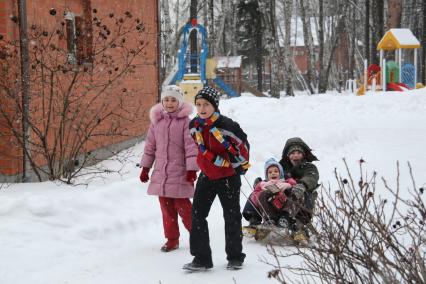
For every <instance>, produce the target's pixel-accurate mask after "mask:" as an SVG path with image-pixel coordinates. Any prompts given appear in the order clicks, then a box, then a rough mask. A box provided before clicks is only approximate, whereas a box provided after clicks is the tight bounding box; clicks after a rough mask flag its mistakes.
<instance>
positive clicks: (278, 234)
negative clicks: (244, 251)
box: [242, 224, 314, 247]
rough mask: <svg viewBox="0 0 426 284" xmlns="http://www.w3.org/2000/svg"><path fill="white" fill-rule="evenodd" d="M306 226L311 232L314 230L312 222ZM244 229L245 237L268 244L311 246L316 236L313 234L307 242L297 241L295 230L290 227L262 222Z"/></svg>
mask: <svg viewBox="0 0 426 284" xmlns="http://www.w3.org/2000/svg"><path fill="white" fill-rule="evenodd" d="M306 227H307V230H309V231H310V232H311V233H312V232H313V227H312V224H308V225H307V226H306ZM242 231H243V236H244V237H245V238H248V239H254V240H255V241H257V242H261V243H263V244H268V245H279V246H298V247H309V246H311V245H312V244H313V243H314V236H311V237H310V238H309V239H308V241H307V242H298V241H295V240H294V239H293V232H292V231H291V230H290V229H289V228H288V227H280V226H276V225H268V224H260V225H254V226H253V225H252V226H244V227H243V228H242Z"/></svg>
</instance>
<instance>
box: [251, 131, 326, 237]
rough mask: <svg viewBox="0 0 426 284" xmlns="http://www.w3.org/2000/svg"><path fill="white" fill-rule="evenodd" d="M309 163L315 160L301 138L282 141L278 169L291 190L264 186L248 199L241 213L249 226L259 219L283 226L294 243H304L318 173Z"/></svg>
mask: <svg viewBox="0 0 426 284" xmlns="http://www.w3.org/2000/svg"><path fill="white" fill-rule="evenodd" d="M313 161H318V159H317V157H316V156H315V155H314V154H312V149H311V148H309V146H308V145H307V144H306V143H305V142H304V141H303V140H302V139H301V138H299V137H293V138H290V139H288V140H287V141H286V143H285V146H284V149H283V153H282V158H281V160H280V162H279V165H280V166H281V167H278V168H279V169H280V170H281V172H282V173H283V178H287V180H285V181H286V183H288V184H291V187H289V186H288V185H282V186H281V188H279V187H278V186H276V187H278V189H277V188H275V189H272V190H271V189H270V188H269V189H268V188H266V187H265V189H266V190H261V191H260V195H259V196H258V197H257V199H256V197H251V198H250V201H249V202H247V203H248V204H246V206H245V208H244V211H243V216H244V218H246V219H247V220H249V222H250V225H252V226H255V225H258V224H260V223H261V222H262V219H263V220H265V221H266V222H267V223H269V224H274V225H277V226H280V227H287V228H288V229H290V230H291V231H292V237H293V239H294V241H296V242H298V243H307V241H308V237H309V236H308V234H307V228H306V227H307V225H308V224H309V223H310V222H311V219H312V215H313V210H314V208H315V200H316V197H317V191H316V189H317V188H318V186H319V185H318V180H319V173H318V169H317V167H316V166H315V165H314V164H313V163H312V162H313ZM266 168H267V167H266V165H265V169H266ZM266 173H267V172H266ZM290 178H291V179H290ZM289 181H291V183H290V182H289ZM294 183H295V184H294ZM255 191H256V190H255ZM252 199H253V201H254V202H252ZM253 205H254V206H253Z"/></svg>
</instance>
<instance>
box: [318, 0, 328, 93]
mask: <svg viewBox="0 0 426 284" xmlns="http://www.w3.org/2000/svg"><path fill="white" fill-rule="evenodd" d="M318 5H319V15H318V21H319V23H318V45H319V58H318V60H319V83H318V92H319V93H320V94H321V93H325V92H326V90H327V81H326V80H327V79H326V78H325V72H324V71H325V70H324V0H319V2H318Z"/></svg>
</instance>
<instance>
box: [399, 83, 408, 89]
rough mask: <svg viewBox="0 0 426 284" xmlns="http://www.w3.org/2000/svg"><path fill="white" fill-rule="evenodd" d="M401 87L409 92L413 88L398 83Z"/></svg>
mask: <svg viewBox="0 0 426 284" xmlns="http://www.w3.org/2000/svg"><path fill="white" fill-rule="evenodd" d="M397 84H398V85H399V86H401V87H403V88H405V89H407V90H411V88H410V87H409V86H407V85H406V84H404V83H397Z"/></svg>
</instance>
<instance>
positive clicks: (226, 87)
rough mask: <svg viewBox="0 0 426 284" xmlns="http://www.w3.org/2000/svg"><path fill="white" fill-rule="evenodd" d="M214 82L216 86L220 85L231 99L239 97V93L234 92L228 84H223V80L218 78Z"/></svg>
mask: <svg viewBox="0 0 426 284" xmlns="http://www.w3.org/2000/svg"><path fill="white" fill-rule="evenodd" d="M213 82H215V84H216V85H218V86H219V87H220V88H221V89H222V90H223V91H225V93H226V94H227V95H228V96H229V97H231V98H234V97H238V94H237V92H235V91H234V89H232V88H231V87H230V86H229V85H228V84H226V83H225V82H223V80H222V79H220V78H219V77H216V78H215V79H213Z"/></svg>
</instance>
